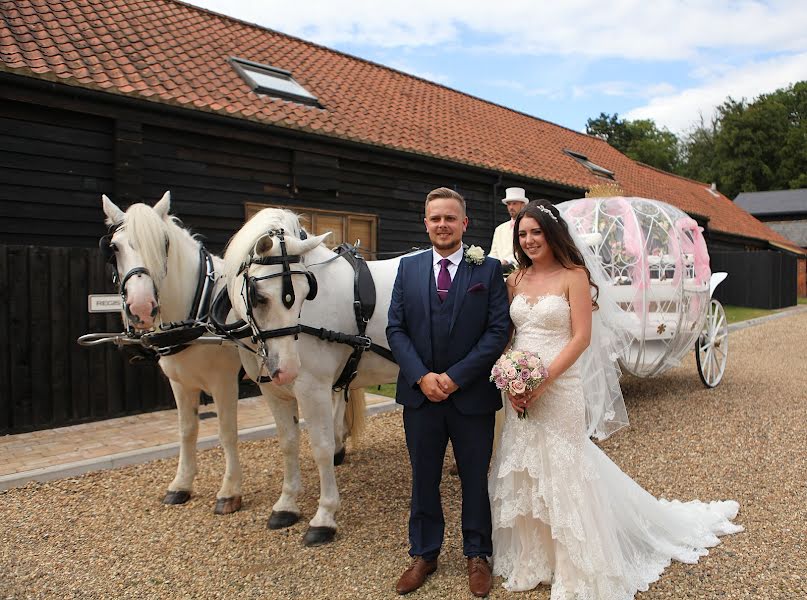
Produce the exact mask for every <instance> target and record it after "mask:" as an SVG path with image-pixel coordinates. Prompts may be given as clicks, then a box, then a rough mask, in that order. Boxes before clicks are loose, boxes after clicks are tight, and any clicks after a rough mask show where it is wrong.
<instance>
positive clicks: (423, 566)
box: [395, 556, 437, 595]
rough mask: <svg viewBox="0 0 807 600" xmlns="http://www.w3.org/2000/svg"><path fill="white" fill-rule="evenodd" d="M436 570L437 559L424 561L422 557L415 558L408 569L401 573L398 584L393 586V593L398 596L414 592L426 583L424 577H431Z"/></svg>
mask: <svg viewBox="0 0 807 600" xmlns="http://www.w3.org/2000/svg"><path fill="white" fill-rule="evenodd" d="M436 570H437V559H436V558H435V559H434V560H425V559H424V558H423V557H422V556H416V557H415V560H413V561H412V564H411V565H409V568H408V569H407V570H406V571H404V572H403V575H401V578H400V579H399V580H398V583H397V584H396V585H395V591H396V592H398V593H399V594H401V595H403V594H408V593H409V592H414V591H415V590H416V589H418V588H419V587H420V586H422V585H423V583H424V582H425V581H426V577H428V576H429V575H431V574H432V573H434V572H435V571H436Z"/></svg>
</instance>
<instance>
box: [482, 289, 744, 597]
mask: <svg viewBox="0 0 807 600" xmlns="http://www.w3.org/2000/svg"><path fill="white" fill-rule="evenodd" d="M510 311H511V316H512V318H513V322H514V324H515V325H516V332H517V334H516V338H515V340H514V348H516V349H522V350H530V351H532V352H535V353H536V354H538V355H540V356H541V358H542V359H543V360H544V361H545V362H546V363H547V364H549V363H550V362H551V361H552V359H553V358H554V357H555V356H556V355H557V353H558V352H559V351H560V350H561V349H562V348H563V347H564V346H565V345H566V343H568V341H569V339H570V337H571V323H570V311H569V306H568V304H567V302H566V300H565V298H563V297H562V296H544V297H542V298H539V299H538V300H537V301H536V302H535V303H534V304H530V302H529V301H528V300H527V299H526V298H525V297H524V296H521V295H519V296H516V298H515V299H514V301H513V304H512V306H511V309H510ZM582 394H583V392H582V388H581V384H580V378H579V374H578V371H577V366H576V365H575V366H572V367H571V368H570V369H568V370H567V371H566V373H564V374H563V376H561V377H560V378H558V379H557V380H555V381H554V382H553V384H552V386H551V387H550V388H548V389H547V391H546V393H545V394H544V395H542V396H541V398H540V399H539V400H538V401H537V402H536V403H535V404H534V405H533V406H532V407H531V408H530V411H529V417H528V418H527V419H524V420H519V419H518V418H517V416H516V413H515V411H514V410H513V409H512V407H510V406H509V404H508V403H506V404H505V411H506V413H505V422H504V427H503V430H502V434H501V441H500V446H499V448H497V449H496V453H495V456H494V460H493V463H492V466H491V471H490V476H489V477H490V479H489V492H490V499H491V511H492V516H493V570H494V574H496V575H501V576H502V577H504V578H505V582H504V587H505V588H506V589H508V590H511V591H520V590H529V589H532V588H534V587H536V586H537V585H538V584H540V583H545V584H550V583H551V584H552V594H551V598H552V600H566V599H567V598H575V599H580V600H589V599H590V600H627V599H629V598H633V597H634V595H635V593H636V592H637V591H643V590H646V589H647V588H648V585H649V584H650V583H652V582H653V581H655V580H657V579H658V577H659V575H660V574H661V572H662V571H663V570H664V568H665V567H667V566H668V565H669V564H670V561H671V559H675V560H678V561H681V562H688V563H694V562H697V560H698V558H699V557H701V556H703V555H705V554H707V553H708V550H707V549H706V548H708V547H711V546H714V545H716V544H718V543H719V539H718V537H717V536H720V535H724V534H729V533H735V532H738V531H742V527H740V526H739V525H735V524H734V523H732V522H731V519H733V518H734V517H735V516H736V514H737V511H738V509H739V505H738V504H737V503H736V502H733V501H725V502H711V503H703V502H698V501H693V502H686V503H681V502H678V501H669V502H668V501H665V500H657V499H656V498H654V497H653V496H652V495H650V494H649V493H648V492H646V491H645V490H644V489H642V488H641V486H639V485H638V484H637V483H636V482H635V481H633V480H632V479H631V478H630V477H628V476H627V475H626V474H625V473H623V472H622V471H621V470H620V469H619V467H617V466H616V465H615V464H614V463H613V462H612V461H611V460H610V459H609V458H608V457H607V456H606V455H605V453H604V452H602V451H601V450H600V449H599V448H598V447H597V446H596V445H595V444H594V443H593V442H592V441H591V440H589V439H588V438H587V437H586V435H585V407H584V401H583V395H582Z"/></svg>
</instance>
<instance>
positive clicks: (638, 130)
mask: <svg viewBox="0 0 807 600" xmlns="http://www.w3.org/2000/svg"><path fill="white" fill-rule="evenodd" d="M586 133H588V134H589V135H594V136H597V137H599V138H601V139H604V140H605V141H606V142H608V143H609V144H610V145H611V146H613V147H614V148H616V149H617V150H619V151H620V152H622V153H623V154H625V155H626V156H628V157H629V158H632V159H633V160H638V161H639V162H643V163H645V164H648V165H650V166H653V167H656V168H658V169H662V170H664V171H669V172H673V171H675V170H676V169H677V168H678V165H679V162H680V154H679V140H678V137H677V136H676V135H675V134H674V133H672V132H670V131H668V130H667V129H666V128H664V129H659V128H658V127H656V124H655V123H654V122H653V121H651V120H650V119H639V120H636V121H628V120H625V119H620V118H619V115H618V114H617V113H614V114H613V115H608V114H605V113H600V116H599V117H597V118H596V119H589V120H588V121H587V122H586Z"/></svg>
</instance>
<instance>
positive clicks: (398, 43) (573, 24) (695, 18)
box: [191, 0, 807, 60]
mask: <svg viewBox="0 0 807 600" xmlns="http://www.w3.org/2000/svg"><path fill="white" fill-rule="evenodd" d="M191 1H192V3H194V4H197V5H200V6H204V7H207V8H210V9H211V10H216V11H219V12H224V13H225V14H231V15H236V16H238V17H239V18H241V19H244V20H247V21H253V22H256V23H258V24H261V25H263V26H265V27H269V28H272V29H278V30H280V31H284V32H287V33H290V34H292V35H298V36H301V37H303V38H305V39H310V40H313V41H316V42H318V43H322V44H325V45H339V44H352V45H368V46H376V47H386V48H393V47H421V46H439V45H443V44H447V43H459V44H461V43H462V42H463V37H464V33H465V32H466V31H468V32H471V33H473V34H477V35H481V36H483V37H484V38H485V39H486V41H487V44H486V45H485V46H484V49H485V50H486V51H494V52H503V53H515V54H534V55H564V56H579V57H582V56H584V57H589V58H605V57H612V58H625V59H629V60H681V59H691V58H693V57H695V56H696V55H697V54H698V53H699V52H700V51H702V50H704V49H706V50H710V49H721V48H725V49H753V50H754V51H791V52H793V51H798V50H803V49H807V26H805V25H806V24H807V23H806V21H807V18H805V16H804V15H805V13H806V12H807V11H805V7H804V1H803V0H773V1H771V2H767V3H763V2H760V1H756V0H740V1H738V2H730V1H726V0H701V1H700V2H692V1H690V2H681V1H680V0H656V1H655V2H647V1H646V0H614V1H612V2H610V3H603V2H601V0H567V1H565V2H552V3H549V2H535V1H534V0H499V1H497V2H495V3H492V2H489V0H441V1H439V2H435V1H434V0H386V1H384V2H378V1H376V0H353V1H351V2H335V1H333V0H309V1H308V2H306V3H305V5H300V4H296V3H294V2H287V1H281V0H267V1H263V2H255V1H254V0H191Z"/></svg>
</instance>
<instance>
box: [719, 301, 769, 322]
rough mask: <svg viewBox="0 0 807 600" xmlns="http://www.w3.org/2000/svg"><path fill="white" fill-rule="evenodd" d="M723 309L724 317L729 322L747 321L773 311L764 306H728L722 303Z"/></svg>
mask: <svg viewBox="0 0 807 600" xmlns="http://www.w3.org/2000/svg"><path fill="white" fill-rule="evenodd" d="M723 310H725V311H726V319H728V322H729V323H737V322H739V321H747V320H748V319H756V318H757V317H764V316H765V315H770V314H773V313H775V312H776V311H775V310H768V309H765V308H750V307H748V306H729V305H726V304H724V305H723Z"/></svg>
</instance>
